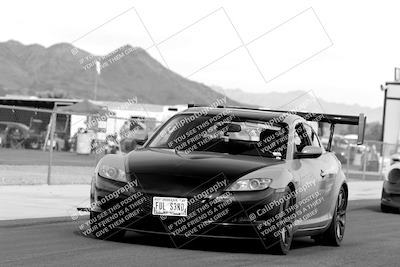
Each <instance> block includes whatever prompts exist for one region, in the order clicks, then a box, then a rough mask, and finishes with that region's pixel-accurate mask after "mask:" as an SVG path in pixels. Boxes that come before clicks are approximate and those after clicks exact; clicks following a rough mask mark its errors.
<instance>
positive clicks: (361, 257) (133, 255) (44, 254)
mask: <svg viewBox="0 0 400 267" xmlns="http://www.w3.org/2000/svg"><path fill="white" fill-rule="evenodd" d="M78 223H79V222H77V221H75V222H73V221H71V219H70V218H49V219H36V220H33V219H28V220H14V221H2V222H0V266H343V265H346V266H399V265H400V214H386V213H382V212H381V211H380V209H379V201H378V200H363V201H354V202H350V205H349V208H348V213H347V228H346V234H345V239H344V241H343V243H342V246H341V247H338V248H337V247H327V246H323V245H317V244H315V243H314V241H312V240H311V239H310V238H301V239H297V240H295V241H294V243H293V245H292V250H291V251H290V253H289V255H287V256H278V255H272V254H270V253H269V252H266V251H265V249H264V247H263V246H262V245H261V243H259V242H258V241H243V240H227V239H196V240H194V241H192V242H190V243H189V244H188V245H187V246H186V247H184V248H181V249H177V248H175V247H174V245H173V244H172V243H171V241H170V239H169V238H168V237H159V236H148V235H139V234H136V233H127V234H126V235H125V237H124V238H123V239H121V240H120V241H119V242H114V241H101V240H96V239H94V238H91V237H86V236H84V235H82V234H81V233H80V231H79V229H78Z"/></svg>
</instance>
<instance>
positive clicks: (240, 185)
mask: <svg viewBox="0 0 400 267" xmlns="http://www.w3.org/2000/svg"><path fill="white" fill-rule="evenodd" d="M271 182H272V179H268V178H250V179H239V180H237V181H236V182H234V183H233V184H232V185H230V186H229V187H228V188H227V189H226V191H257V190H263V189H265V188H268V186H269V185H270V184H271Z"/></svg>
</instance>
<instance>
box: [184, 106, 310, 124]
mask: <svg viewBox="0 0 400 267" xmlns="http://www.w3.org/2000/svg"><path fill="white" fill-rule="evenodd" d="M222 111H229V112H230V113H233V114H234V115H236V116H238V117H245V118H249V119H254V120H263V121H276V122H277V123H279V122H284V123H287V124H288V125H292V124H293V123H294V121H295V120H301V121H305V120H304V119H303V118H302V117H300V116H298V115H295V114H290V113H287V112H284V111H282V112H272V111H266V110H262V109H252V108H231V107H229V108H228V107H218V108H210V107H193V108H188V109H186V110H184V111H182V112H181V113H180V114H193V113H200V114H203V113H204V114H205V113H206V114H209V115H212V116H215V115H218V114H220V113H221V112H222Z"/></svg>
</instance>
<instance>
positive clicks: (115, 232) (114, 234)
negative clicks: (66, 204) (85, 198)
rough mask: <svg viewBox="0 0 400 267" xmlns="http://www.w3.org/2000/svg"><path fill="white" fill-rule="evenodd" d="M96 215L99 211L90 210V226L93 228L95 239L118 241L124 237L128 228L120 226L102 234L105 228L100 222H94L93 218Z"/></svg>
mask: <svg viewBox="0 0 400 267" xmlns="http://www.w3.org/2000/svg"><path fill="white" fill-rule="evenodd" d="M96 215H97V213H94V212H92V211H91V212H90V228H91V229H93V231H92V235H93V237H94V238H95V239H99V240H113V241H118V240H120V239H122V238H123V237H124V235H125V233H126V230H123V229H119V228H116V229H112V230H109V231H108V232H107V233H104V234H102V230H103V229H104V228H102V227H101V226H100V224H98V222H92V220H93V218H95V217H96ZM102 220H105V218H103V219H102Z"/></svg>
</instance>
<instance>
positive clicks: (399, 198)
mask: <svg viewBox="0 0 400 267" xmlns="http://www.w3.org/2000/svg"><path fill="white" fill-rule="evenodd" d="M381 202H382V204H383V205H386V206H390V207H394V208H400V182H397V183H392V182H389V181H385V182H384V183H383V189H382V198H381Z"/></svg>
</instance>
